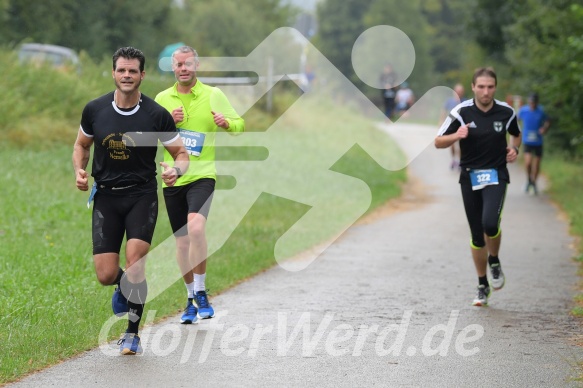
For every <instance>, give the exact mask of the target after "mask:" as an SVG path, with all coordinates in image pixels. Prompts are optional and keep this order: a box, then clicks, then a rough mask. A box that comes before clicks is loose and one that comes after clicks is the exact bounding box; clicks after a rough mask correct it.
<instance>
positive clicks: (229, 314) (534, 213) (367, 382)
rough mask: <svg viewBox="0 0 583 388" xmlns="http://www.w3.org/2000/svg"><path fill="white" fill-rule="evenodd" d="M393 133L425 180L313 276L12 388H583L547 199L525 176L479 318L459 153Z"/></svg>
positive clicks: (261, 287) (507, 213)
mask: <svg viewBox="0 0 583 388" xmlns="http://www.w3.org/2000/svg"><path fill="white" fill-rule="evenodd" d="M384 129H385V130H387V131H389V129H388V128H384ZM390 132H391V133H392V134H393V136H395V137H396V138H397V139H398V140H399V141H400V142H401V143H402V145H403V148H404V149H406V150H407V152H408V153H409V155H410V156H411V159H412V160H413V161H412V163H411V165H410V173H411V176H412V179H413V180H414V181H415V182H417V184H415V185H413V186H414V187H413V188H411V189H410V190H408V191H407V193H406V195H405V197H404V198H403V199H401V200H400V201H399V202H398V203H400V204H401V206H400V208H402V209H401V210H400V211H396V212H387V214H386V215H385V216H384V217H376V218H374V219H373V220H369V222H362V223H359V224H357V225H355V226H353V227H352V228H350V229H349V230H348V231H347V232H346V233H345V234H344V235H343V236H342V237H341V238H340V239H338V240H337V241H336V242H335V243H334V244H333V245H331V246H330V247H329V248H328V249H327V250H326V251H325V253H324V254H323V255H322V256H321V257H320V258H319V259H318V260H316V261H315V262H314V263H312V264H311V265H310V266H309V267H308V268H307V269H305V270H303V271H298V272H289V271H285V270H283V269H282V268H280V267H278V266H276V267H275V268H273V269H271V270H269V271H267V272H265V273H263V274H261V275H259V276H257V277H255V278H253V279H251V280H249V281H247V282H245V283H243V284H241V285H239V286H237V287H235V288H233V289H231V290H228V291H226V292H224V293H223V294H221V295H218V296H216V297H214V298H213V299H212V303H213V305H214V306H215V308H216V310H217V312H219V313H218V314H217V317H215V318H214V319H210V320H205V321H202V322H200V323H199V324H196V325H189V326H183V325H180V324H178V323H177V322H178V318H179V316H176V317H172V318H170V319H168V320H166V321H164V322H162V323H160V324H157V325H155V326H149V327H148V328H147V329H146V330H144V332H143V333H142V339H143V343H144V345H145V352H144V355H143V356H140V357H122V356H118V355H117V354H116V346H115V344H113V343H112V344H109V345H106V346H103V348H102V349H96V350H94V351H90V352H87V353H85V354H82V355H81V356H79V357H77V358H75V359H73V360H70V361H67V362H64V363H62V364H60V365H57V366H55V367H52V368H49V369H46V370H44V371H42V372H39V373H36V374H34V375H31V376H28V377H27V378H25V379H23V380H22V381H20V382H19V383H16V384H13V385H11V386H14V387H38V386H43V387H46V386H55V387H57V386H71V387H107V388H110V387H115V386H123V385H126V386H144V387H160V386H166V387H209V386H212V387H288V386H289V387H334V388H337V387H349V386H363V387H368V386H381V387H567V386H577V383H576V382H574V381H573V380H572V378H573V377H574V376H577V375H579V374H580V373H581V370H580V369H579V367H578V366H577V365H578V363H580V362H581V361H582V360H583V349H582V348H581V347H578V346H576V345H575V342H576V341H578V340H579V341H580V328H581V327H580V323H579V322H577V320H576V319H573V318H571V317H570V316H569V315H568V312H569V310H570V308H571V307H572V297H573V295H574V294H575V293H576V290H575V288H574V287H575V285H576V283H577V277H576V275H575V274H576V271H577V267H576V265H575V264H574V263H573V261H572V260H571V258H572V256H573V254H574V252H573V251H572V248H571V247H572V244H573V239H572V238H571V237H569V235H568V233H567V224H566V222H565V221H564V220H563V219H562V218H561V217H560V216H559V213H558V211H557V209H556V208H555V207H554V206H553V205H551V204H550V203H549V201H548V199H547V197H546V195H545V194H544V193H542V194H541V195H539V196H537V197H535V196H529V195H526V194H525V193H524V192H523V187H524V174H523V172H522V170H521V169H520V166H518V165H512V166H511V177H512V184H511V185H510V186H509V191H508V195H507V202H506V206H505V209H504V218H503V221H502V229H503V242H502V250H501V254H500V257H501V260H502V264H503V268H504V271H505V273H506V277H507V283H506V286H505V287H504V289H503V290H501V291H497V292H495V293H494V294H493V296H492V297H491V299H490V306H489V307H485V308H479V307H472V306H471V301H472V299H473V296H474V292H475V287H476V283H477V279H476V275H475V271H474V267H473V264H472V260H471V258H470V252H469V231H468V227H467V222H466V220H465V215H464V213H463V210H462V203H461V196H460V193H459V185H458V184H457V174H456V173H454V172H452V171H450V170H449V168H448V164H449V150H436V149H434V148H433V146H432V145H431V146H429V147H427V148H425V145H427V144H429V143H430V141H431V139H432V138H433V136H434V135H435V129H434V128H429V129H426V128H422V127H415V126H403V125H401V126H397V125H395V126H392V129H391V130H390ZM403 209H404V210H403ZM381 214H384V213H382V212H381ZM295 260H302V259H301V258H296V259H295ZM109 354H112V355H109Z"/></svg>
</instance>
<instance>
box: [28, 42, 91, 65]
mask: <svg viewBox="0 0 583 388" xmlns="http://www.w3.org/2000/svg"><path fill="white" fill-rule="evenodd" d="M18 59H19V60H20V62H21V63H51V64H52V65H53V66H54V67H56V68H58V69H63V70H69V69H74V70H76V71H77V72H79V71H80V70H81V66H80V62H79V57H78V56H77V53H76V52H75V51H74V50H72V49H70V48H68V47H63V46H56V45H53V44H42V43H25V44H22V45H21V46H20V48H19V50H18Z"/></svg>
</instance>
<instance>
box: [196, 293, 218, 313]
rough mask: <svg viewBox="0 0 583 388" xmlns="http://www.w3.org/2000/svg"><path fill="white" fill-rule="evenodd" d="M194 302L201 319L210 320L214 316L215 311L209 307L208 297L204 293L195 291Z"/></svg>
mask: <svg viewBox="0 0 583 388" xmlns="http://www.w3.org/2000/svg"><path fill="white" fill-rule="evenodd" d="M194 301H195V302H196V305H197V306H198V316H199V317H201V318H202V319H208V318H212V317H213V315H215V310H213V308H212V307H211V305H210V303H209V299H208V296H207V295H206V291H197V292H196V294H194Z"/></svg>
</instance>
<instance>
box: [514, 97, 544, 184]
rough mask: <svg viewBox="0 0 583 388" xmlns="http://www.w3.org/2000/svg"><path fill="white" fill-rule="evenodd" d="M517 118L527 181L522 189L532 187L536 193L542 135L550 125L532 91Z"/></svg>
mask: <svg viewBox="0 0 583 388" xmlns="http://www.w3.org/2000/svg"><path fill="white" fill-rule="evenodd" d="M518 119H519V120H520V121H522V130H523V132H524V134H523V137H522V144H524V166H525V167H526V175H527V177H528V183H527V184H526V188H525V189H524V191H526V192H527V193H528V192H530V189H532V191H533V193H534V194H535V195H536V194H538V189H537V187H536V180H537V178H538V174H539V172H540V164H541V159H542V156H543V136H544V135H545V134H546V133H547V131H548V130H549V126H550V125H551V122H550V120H549V119H548V117H547V115H546V113H545V111H544V110H543V108H542V107H541V106H540V105H539V104H538V95H537V94H536V93H533V94H531V95H530V96H529V98H528V105H525V106H523V107H522V108H520V110H519V111H518Z"/></svg>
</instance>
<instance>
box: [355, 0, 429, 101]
mask: <svg viewBox="0 0 583 388" xmlns="http://www.w3.org/2000/svg"><path fill="white" fill-rule="evenodd" d="M395 10H398V12H395ZM364 22H365V24H366V26H367V27H370V26H375V25H382V24H386V25H390V26H394V27H397V28H399V29H400V30H402V31H403V32H404V33H405V34H406V35H407V36H408V37H409V39H411V42H412V43H413V46H414V48H415V68H414V70H413V73H412V74H411V76H410V78H409V83H410V84H411V87H412V89H413V90H414V91H415V93H416V94H417V95H419V94H421V93H422V91H423V90H427V89H429V88H431V87H433V86H435V82H434V81H435V80H434V78H433V77H432V75H433V73H434V72H433V59H432V58H431V56H430V43H429V39H430V35H429V25H428V24H427V21H426V19H425V18H424V16H423V14H422V13H421V3H420V1H419V0H409V1H407V2H402V1H399V0H373V2H372V4H371V6H370V8H369V9H368V12H367V13H366V15H365V17H364ZM379 73H380V69H379Z"/></svg>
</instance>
